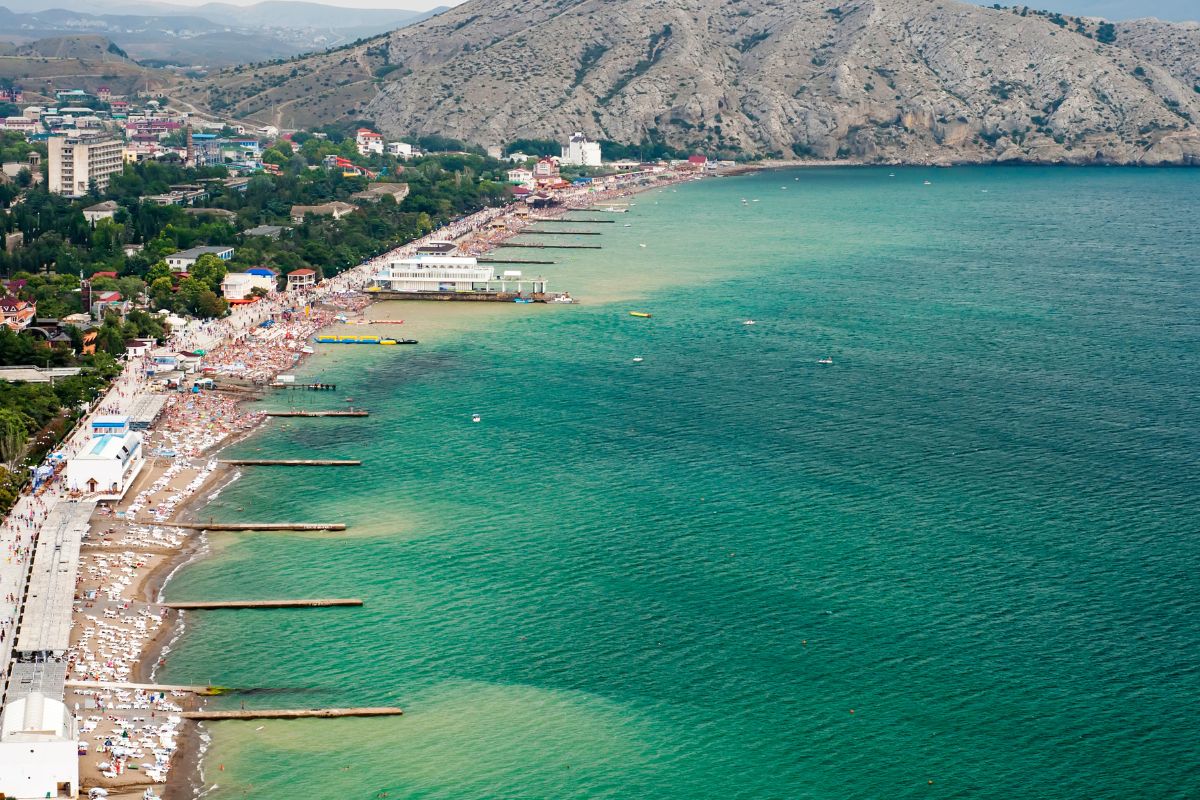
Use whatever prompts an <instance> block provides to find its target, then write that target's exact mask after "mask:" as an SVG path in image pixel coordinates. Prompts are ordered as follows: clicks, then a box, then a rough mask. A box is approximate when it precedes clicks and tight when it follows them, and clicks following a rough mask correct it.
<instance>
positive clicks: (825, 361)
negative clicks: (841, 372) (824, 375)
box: [817, 358, 833, 364]
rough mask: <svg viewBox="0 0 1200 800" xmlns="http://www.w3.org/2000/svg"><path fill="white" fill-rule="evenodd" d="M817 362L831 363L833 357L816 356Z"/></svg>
mask: <svg viewBox="0 0 1200 800" xmlns="http://www.w3.org/2000/svg"><path fill="white" fill-rule="evenodd" d="M817 363H818V364H832V363H833V359H832V358H818V359H817Z"/></svg>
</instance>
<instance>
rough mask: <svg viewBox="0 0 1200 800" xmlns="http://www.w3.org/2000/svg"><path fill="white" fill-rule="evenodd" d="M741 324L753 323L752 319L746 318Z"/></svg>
mask: <svg viewBox="0 0 1200 800" xmlns="http://www.w3.org/2000/svg"><path fill="white" fill-rule="evenodd" d="M742 324H743V325H753V324H754V320H752V319H748V320H746V321H745V322H743V323H742Z"/></svg>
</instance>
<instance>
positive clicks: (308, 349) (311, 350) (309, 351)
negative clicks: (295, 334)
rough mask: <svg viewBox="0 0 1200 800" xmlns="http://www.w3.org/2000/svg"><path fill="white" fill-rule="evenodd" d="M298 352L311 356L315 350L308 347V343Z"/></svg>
mask: <svg viewBox="0 0 1200 800" xmlns="http://www.w3.org/2000/svg"><path fill="white" fill-rule="evenodd" d="M300 352H301V353H304V354H305V355H307V356H311V355H312V354H313V353H315V352H317V351H316V350H314V349H313V348H311V347H309V346H308V345H305V346H304V347H301V348H300Z"/></svg>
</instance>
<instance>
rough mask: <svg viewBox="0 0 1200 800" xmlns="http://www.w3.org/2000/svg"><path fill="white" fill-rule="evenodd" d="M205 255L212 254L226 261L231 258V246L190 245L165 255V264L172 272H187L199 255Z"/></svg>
mask: <svg viewBox="0 0 1200 800" xmlns="http://www.w3.org/2000/svg"><path fill="white" fill-rule="evenodd" d="M205 255H213V256H216V257H217V258H219V259H221V260H222V261H228V260H230V259H231V258H233V248H232V247H225V246H223V245H215V246H208V247H191V248H188V249H187V250H180V251H179V252H178V253H172V254H171V255H169V256H167V266H168V267H170V268H171V271H172V272H187V271H188V268H189V267H191V266H192V265H193V264H195V263H196V260H197V259H199V258H200V256H205Z"/></svg>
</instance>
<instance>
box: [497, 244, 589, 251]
mask: <svg viewBox="0 0 1200 800" xmlns="http://www.w3.org/2000/svg"><path fill="white" fill-rule="evenodd" d="M496 247H542V248H545V249H547V250H599V249H600V245H598V244H535V243H533V242H500V243H499V244H498V245H496Z"/></svg>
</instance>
